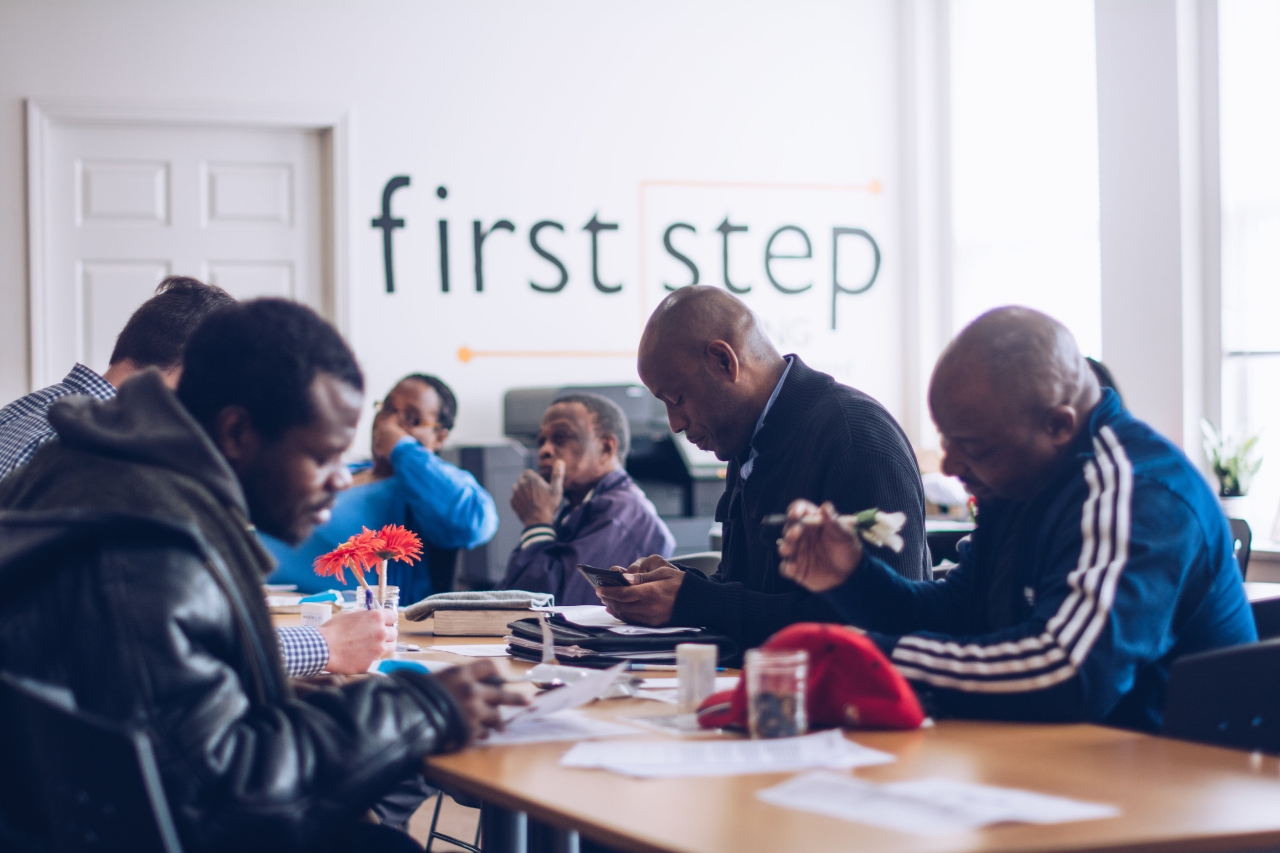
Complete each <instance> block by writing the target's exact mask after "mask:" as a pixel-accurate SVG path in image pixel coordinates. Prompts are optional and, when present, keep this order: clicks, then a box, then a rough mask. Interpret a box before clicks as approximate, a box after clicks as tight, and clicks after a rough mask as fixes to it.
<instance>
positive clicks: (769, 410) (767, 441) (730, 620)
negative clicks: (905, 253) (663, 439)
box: [597, 285, 932, 648]
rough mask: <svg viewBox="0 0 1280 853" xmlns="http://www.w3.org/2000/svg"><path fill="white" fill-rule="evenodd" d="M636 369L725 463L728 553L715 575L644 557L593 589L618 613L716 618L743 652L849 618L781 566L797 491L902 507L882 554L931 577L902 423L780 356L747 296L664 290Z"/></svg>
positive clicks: (918, 491)
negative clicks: (780, 545)
mask: <svg viewBox="0 0 1280 853" xmlns="http://www.w3.org/2000/svg"><path fill="white" fill-rule="evenodd" d="M639 372H640V379H641V381H643V382H644V384H645V385H646V386H647V387H648V388H649V390H650V391H651V392H653V395H654V396H655V397H657V398H658V399H659V400H661V401H662V402H663V403H665V404H666V407H667V419H668V421H670V424H671V429H672V430H673V431H674V432H683V433H685V435H686V436H688V438H689V440H690V441H692V442H693V443H694V444H696V445H697V446H698V447H700V448H702V449H703V450H711V451H713V452H714V453H715V454H716V456H717V457H718V458H719V459H722V460H725V461H727V462H728V463H729V470H728V477H727V481H726V483H725V493H724V495H723V497H721V499H720V504H719V506H718V507H717V508H716V519H717V520H718V521H721V522H723V523H724V551H723V557H722V559H721V562H720V569H719V571H718V572H717V573H716V574H715V576H714V577H712V578H710V579H708V578H703V577H701V576H700V575H697V574H696V573H694V572H683V571H681V570H680V569H679V568H677V567H675V566H672V565H671V564H670V563H668V562H667V561H666V560H665V559H663V558H662V557H660V556H656V555H655V556H649V557H645V558H644V559H642V560H638V561H636V562H635V563H633V564H631V565H630V567H629V568H628V569H627V572H626V574H627V579H628V580H629V581H630V585H629V586H625V587H607V588H600V589H598V590H597V594H598V596H599V598H600V599H601V600H602V601H604V603H605V605H606V606H607V607H608V608H609V610H610V612H612V613H613V614H614V615H616V616H617V617H619V618H620V619H625V620H626V621H628V622H634V623H637V624H641V625H654V626H659V625H688V626H698V627H705V628H709V629H711V630H712V631H715V632H716V633H720V634H725V635H727V636H729V637H732V638H734V639H735V640H737V641H738V642H739V644H740V645H742V647H743V648H751V647H752V646H757V645H759V644H760V643H762V642H764V640H765V639H767V638H768V637H769V636H770V635H771V634H773V633H774V632H776V631H778V630H780V629H782V628H784V627H786V626H787V625H790V624H792V623H795V622H841V621H843V620H842V619H841V618H840V616H839V615H838V614H837V612H836V611H835V610H834V609H833V608H832V606H831V605H830V604H829V603H827V602H826V601H824V600H823V599H822V597H821V596H819V595H815V594H814V593H811V592H809V591H807V590H805V589H804V588H802V587H801V586H799V585H798V584H796V583H793V582H792V581H790V580H788V579H787V578H785V577H783V576H782V575H781V574H779V572H778V554H777V547H776V540H777V537H778V535H779V533H778V532H777V531H776V528H775V532H773V533H772V535H771V536H770V535H768V531H767V530H766V526H767V525H765V524H763V522H764V519H765V518H766V516H769V515H772V514H776V513H782V512H785V511H786V509H787V506H788V505H789V504H790V503H791V502H792V501H793V500H796V499H797V498H805V499H807V500H811V501H814V502H815V503H822V502H824V501H830V502H832V503H833V504H834V505H835V506H836V507H837V508H838V509H839V511H840V512H858V511H860V510H864V509H869V508H871V507H877V508H879V509H881V510H884V511H886V512H902V513H905V514H906V516H907V521H906V525H905V526H904V527H903V529H902V537H903V540H904V541H905V547H904V548H903V549H902V551H901V552H899V553H892V552H888V551H887V549H879V550H882V551H885V553H883V554H877V556H879V557H880V558H881V559H882V560H883V561H884V562H885V563H886V564H887V565H888V566H889V567H890V568H891V569H892V570H894V571H895V572H897V573H899V574H900V575H902V576H903V577H906V578H910V579H913V580H914V579H929V578H931V577H932V569H931V562H930V560H929V549H928V546H927V545H926V544H925V538H924V488H923V486H922V485H921V483H920V470H919V467H918V466H917V464H916V460H915V456H914V454H913V453H912V450H911V444H910V442H908V441H907V437H906V435H905V434H903V432H902V428H901V427H899V426H898V424H897V422H896V421H894V419H893V416H892V415H890V414H889V413H888V412H887V411H885V409H884V407H883V406H881V405H880V404H879V403H878V402H877V401H876V400H874V399H872V398H871V397H869V396H867V395H866V394H863V393H862V392H861V391H857V390H855V389H853V388H849V387H847V386H845V385H840V384H838V383H837V382H836V381H835V380H834V379H832V378H831V377H830V376H828V375H826V374H825V373H820V372H818V371H816V370H814V369H813V368H811V367H809V366H808V365H806V364H805V363H804V362H803V361H801V360H800V357H799V356H796V355H789V356H785V357H784V356H782V355H780V354H779V353H778V351H777V350H776V349H775V348H774V346H773V344H772V343H771V342H770V341H769V338H768V336H767V335H766V334H765V331H764V329H763V327H762V326H761V324H760V321H759V319H758V318H757V317H756V316H755V315H754V314H753V313H751V310H750V309H749V308H747V306H746V305H745V304H743V303H742V302H741V301H740V300H738V299H737V298H735V297H734V296H732V295H731V294H729V293H728V292H726V291H724V290H722V289H720V288H718V287H706V286H700V285H693V286H690V287H682V288H680V289H679V290H677V291H675V292H674V293H672V294H670V295H669V296H667V298H666V299H664V300H663V301H662V303H661V304H660V305H659V306H658V308H657V309H656V310H655V311H654V312H653V316H652V317H650V318H649V323H648V325H647V326H646V327H645V330H644V335H643V336H642V337H641V339H640V358H639ZM619 565H626V564H619Z"/></svg>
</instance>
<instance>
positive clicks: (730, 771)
mask: <svg viewBox="0 0 1280 853" xmlns="http://www.w3.org/2000/svg"><path fill="white" fill-rule="evenodd" d="M894 760H895V759H894V757H893V756H892V755H890V754H888V753H886V752H880V751H878V750H874V749H868V748H867V747H865V746H860V745H858V744H856V743H853V742H852V741H848V740H845V738H844V736H843V735H842V734H841V733H840V731H839V730H838V729H832V730H829V731H825V732H820V733H818V734H812V735H805V736H803V737H793V738H777V739H774V740H689V741H662V742H649V743H583V744H578V745H577V746H575V747H574V748H573V749H571V750H569V751H568V752H567V753H565V754H564V756H563V757H562V758H561V759H560V763H561V764H562V765H564V766H565V767H594V768H601V769H604V770H612V771H613V772H615V773H621V774H623V775H625V776H640V777H644V778H654V777H674V776H734V775H738V774H743V773H782V772H792V771H796V770H808V769H811V768H815V767H822V768H831V769H841V770H845V769H848V768H850V767H865V766H868V765H872V764H886V763H888V762H891V761H894Z"/></svg>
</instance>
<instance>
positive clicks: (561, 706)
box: [502, 663, 626, 723]
mask: <svg viewBox="0 0 1280 853" xmlns="http://www.w3.org/2000/svg"><path fill="white" fill-rule="evenodd" d="M625 666H626V664H625V663H620V664H618V665H617V666H613V667H610V668H609V669H601V670H597V671H595V672H593V673H591V674H590V675H589V676H587V677H586V678H584V679H582V680H581V681H575V682H573V683H572V684H568V685H566V686H564V687H558V688H556V689H555V690H548V691H546V692H545V693H539V694H538V695H537V696H535V697H534V698H533V702H531V703H530V704H528V705H525V706H524V707H523V708H510V707H507V706H504V707H503V708H502V714H503V716H504V718H505V719H506V720H507V721H508V723H511V722H513V721H515V720H517V719H525V718H528V719H531V720H533V719H537V718H539V717H545V716H547V715H548V714H554V713H555V712H556V711H564V710H567V709H569V708H577V707H579V706H581V705H585V704H587V703H588V702H590V701H592V700H594V699H599V698H600V697H601V696H603V695H604V694H605V693H607V692H608V691H609V688H610V687H612V686H613V683H614V682H615V681H617V680H618V676H619V675H621V674H622V670H623V668H624V667H625Z"/></svg>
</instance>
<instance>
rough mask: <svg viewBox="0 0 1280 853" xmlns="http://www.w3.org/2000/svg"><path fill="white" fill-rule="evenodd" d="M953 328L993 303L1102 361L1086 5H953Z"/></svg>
mask: <svg viewBox="0 0 1280 853" xmlns="http://www.w3.org/2000/svg"><path fill="white" fill-rule="evenodd" d="M950 8H951V152H952V153H951V180H952V234H953V240H954V244H953V246H954V248H953V253H954V254H953V268H952V275H953V279H952V281H953V287H952V319H953V326H954V330H955V331H959V330H960V328H962V327H963V326H964V325H965V324H966V323H968V322H969V321H970V320H972V319H973V318H974V317H976V316H978V315H979V314H981V313H982V312H984V311H986V310H988V309H990V308H994V307H996V306H999V305H1008V304H1013V303H1017V304H1021V305H1028V306H1030V307H1032V308H1036V309H1038V310H1041V311H1044V312H1046V313H1048V314H1050V315H1052V316H1054V317H1056V318H1058V319H1059V320H1061V321H1062V322H1063V323H1065V324H1066V326H1067V327H1068V328H1070V329H1071V331H1072V332H1073V333H1074V334H1075V336H1076V339H1077V340H1078V341H1079V342H1080V347H1081V349H1083V350H1084V352H1085V353H1086V354H1088V355H1092V356H1094V357H1100V356H1101V354H1102V303H1101V283H1100V281H1101V273H1100V269H1099V240H1098V120H1097V112H1098V110H1097V84H1096V80H1097V73H1096V70H1095V66H1094V33H1093V2H1092V0H1037V2H1034V3H1028V2H1025V0H956V2H953V3H952V4H951V7H950Z"/></svg>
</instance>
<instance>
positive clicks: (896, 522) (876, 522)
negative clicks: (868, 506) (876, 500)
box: [858, 510, 907, 554]
mask: <svg viewBox="0 0 1280 853" xmlns="http://www.w3.org/2000/svg"><path fill="white" fill-rule="evenodd" d="M906 523H907V514H906V513H905V512H880V511H879V510H876V511H875V515H874V516H873V517H872V518H870V519H868V520H866V521H862V522H860V523H859V524H858V532H859V533H860V534H862V538H863V539H865V540H867V541H868V542H870V543H871V544H872V545H879V546H881V547H884V548H888V549H890V550H892V551H893V552H894V553H895V554H896V553H898V552H899V551H901V550H902V546H903V545H904V544H905V543H904V542H903V541H902V537H901V536H899V535H898V531H900V530H901V529H902V526H903V525H904V524H906Z"/></svg>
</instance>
